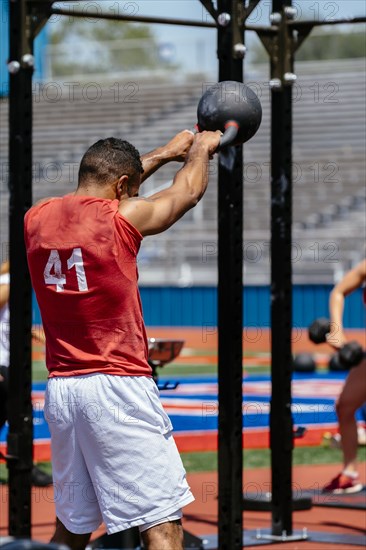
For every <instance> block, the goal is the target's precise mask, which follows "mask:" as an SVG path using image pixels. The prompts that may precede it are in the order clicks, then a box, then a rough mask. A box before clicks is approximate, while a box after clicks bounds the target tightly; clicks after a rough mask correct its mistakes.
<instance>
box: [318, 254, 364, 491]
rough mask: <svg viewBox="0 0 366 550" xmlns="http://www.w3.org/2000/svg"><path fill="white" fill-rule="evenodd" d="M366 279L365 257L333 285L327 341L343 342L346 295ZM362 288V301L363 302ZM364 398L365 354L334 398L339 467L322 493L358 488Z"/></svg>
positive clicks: (340, 344) (333, 344)
mask: <svg viewBox="0 0 366 550" xmlns="http://www.w3.org/2000/svg"><path fill="white" fill-rule="evenodd" d="M365 281H366V260H363V261H362V262H360V263H359V264H357V265H356V267H354V268H353V269H351V271H348V272H347V273H346V274H345V276H344V277H343V279H342V280H341V281H340V282H339V283H338V284H337V285H336V286H335V287H334V288H333V290H332V292H331V294H330V299H329V311H330V320H331V331H330V332H329V334H328V335H327V342H328V344H330V345H331V346H333V347H334V348H336V349H340V348H341V347H342V346H343V345H344V344H345V343H346V341H347V339H346V336H345V334H344V331H343V310H344V301H345V298H346V296H348V294H350V293H351V292H353V291H354V290H356V289H357V288H359V287H360V286H362V285H363V284H364V283H365ZM365 297H366V289H365V290H364V302H365V305H366V299H365ZM365 400H366V356H364V358H363V359H362V361H361V362H360V363H359V364H358V365H356V366H355V367H353V368H352V369H351V370H350V372H349V374H348V376H347V378H346V381H345V383H344V386H343V389H342V392H341V394H340V396H339V397H338V399H337V403H336V409H337V415H338V422H339V433H340V435H341V440H340V445H341V448H342V453H343V469H342V471H341V472H340V473H339V474H338V475H337V476H336V477H335V478H334V479H332V480H331V481H330V482H329V483H327V484H326V485H325V487H323V492H324V493H335V494H342V493H356V492H358V491H361V490H362V483H360V481H359V474H358V471H357V446H358V434H357V422H356V418H355V413H356V410H357V409H359V408H360V407H361V406H362V404H363V403H364V402H365Z"/></svg>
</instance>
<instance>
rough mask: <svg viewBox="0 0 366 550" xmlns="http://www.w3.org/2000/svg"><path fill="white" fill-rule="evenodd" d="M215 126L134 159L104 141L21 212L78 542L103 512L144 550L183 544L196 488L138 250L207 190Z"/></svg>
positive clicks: (64, 517) (63, 491) (64, 510)
mask: <svg viewBox="0 0 366 550" xmlns="http://www.w3.org/2000/svg"><path fill="white" fill-rule="evenodd" d="M220 135H221V133H220V132H202V133H200V134H197V135H196V136H193V134H192V132H189V131H183V132H181V133H179V134H178V135H177V136H175V138H173V139H172V140H171V141H170V142H169V143H168V144H167V145H166V146H164V147H162V148H159V149H157V150H155V151H153V152H152V153H150V154H148V155H146V156H143V157H142V158H141V159H140V155H139V153H138V151H137V150H136V149H135V148H134V147H133V146H132V145H131V144H129V143H128V142H125V141H121V140H118V139H114V138H109V139H105V140H100V141H98V142H97V143H95V144H94V145H93V146H92V147H90V149H88V151H87V152H86V153H85V155H84V157H83V159H82V161H81V165H80V170H79V184H78V188H77V190H76V192H75V193H74V194H71V195H66V196H64V197H60V198H52V199H45V200H44V201H41V202H40V203H38V204H37V205H35V206H33V207H32V208H31V209H30V210H29V211H28V212H27V214H26V216H25V241H26V247H27V254H28V263H29V268H30V273H31V277H32V283H33V286H34V290H35V293H36V296H37V300H38V304H39V307H40V310H41V314H42V319H43V327H44V330H45V334H46V364H47V368H48V370H49V380H48V383H47V390H46V402H45V415H46V418H47V421H48V424H49V427H50V431H51V445H52V457H53V459H52V460H53V478H54V482H55V488H57V498H55V504H56V514H57V518H58V522H57V527H56V532H55V534H54V536H53V538H52V541H54V542H59V543H65V544H68V545H69V546H70V547H71V548H72V549H73V550H79V549H83V548H85V546H86V544H87V542H88V540H89V537H90V533H91V532H92V531H94V530H95V529H97V527H98V526H99V525H100V523H101V522H102V521H104V523H105V524H106V527H107V531H108V533H114V532H118V531H122V530H124V529H127V528H130V527H133V526H138V527H139V528H140V531H141V533H142V537H143V540H144V544H145V546H146V547H147V548H148V549H149V550H181V549H182V548H183V531H182V526H181V521H180V518H181V516H182V511H181V509H182V507H183V506H185V505H186V504H188V503H190V502H192V500H193V496H192V494H191V492H190V489H189V487H188V484H187V481H186V479H185V470H184V468H183V465H182V462H181V459H180V456H179V453H178V451H177V448H176V446H175V443H174V440H173V437H172V435H171V432H172V425H171V422H170V420H169V417H168V416H167V415H166V413H165V412H164V410H163V408H162V406H161V403H160V400H159V398H158V391H157V388H156V384H155V383H154V381H153V379H152V377H151V368H150V366H149V365H148V361H147V359H148V346H147V338H146V331H145V326H144V322H143V318H142V309H141V301H140V295H139V291H138V286H137V278H138V274H137V265H136V255H137V253H138V250H139V247H140V243H141V240H142V239H143V237H145V236H146V235H155V234H157V233H160V232H162V231H165V230H166V229H168V228H169V227H170V226H171V225H173V224H174V223H175V222H176V221H177V220H178V219H179V218H181V217H182V216H183V215H184V214H185V212H187V211H188V210H189V209H191V208H193V207H194V206H195V205H196V204H197V203H198V201H199V200H200V199H201V198H202V196H203V194H204V192H205V190H206V187H207V184H208V161H209V158H210V157H211V156H212V154H213V153H214V152H215V150H216V149H217V146H218V143H219V139H220ZM171 160H178V161H183V160H184V161H185V162H184V166H183V167H182V169H181V170H179V172H178V173H177V174H176V176H175V178H174V181H173V184H172V185H171V186H170V187H169V188H168V189H165V190H163V191H160V192H158V193H156V194H155V195H153V196H151V197H150V198H149V199H145V198H142V197H141V198H139V197H138V195H139V190H140V184H141V182H142V181H143V180H144V179H146V178H147V177H148V176H149V175H150V174H151V173H153V172H154V171H155V170H156V169H157V168H159V167H160V166H161V165H162V164H164V163H165V162H169V161H171ZM70 491H71V492H70Z"/></svg>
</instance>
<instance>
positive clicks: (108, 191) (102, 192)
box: [75, 184, 116, 200]
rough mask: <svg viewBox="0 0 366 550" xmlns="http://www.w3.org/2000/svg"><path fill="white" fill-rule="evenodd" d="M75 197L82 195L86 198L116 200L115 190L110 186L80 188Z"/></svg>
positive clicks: (89, 185)
mask: <svg viewBox="0 0 366 550" xmlns="http://www.w3.org/2000/svg"><path fill="white" fill-rule="evenodd" d="M75 195H82V196H84V197H85V196H86V197H96V198H98V199H111V200H113V199H115V198H116V195H115V192H114V191H113V189H112V188H111V187H109V186H105V187H101V186H99V185H93V184H86V185H82V186H79V187H78V188H77V189H76V191H75Z"/></svg>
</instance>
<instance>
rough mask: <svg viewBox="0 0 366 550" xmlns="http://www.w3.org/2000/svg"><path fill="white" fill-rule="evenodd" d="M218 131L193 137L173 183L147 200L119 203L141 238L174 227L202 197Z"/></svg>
mask: <svg viewBox="0 0 366 550" xmlns="http://www.w3.org/2000/svg"><path fill="white" fill-rule="evenodd" d="M221 135H222V134H221V132H219V131H218V132H202V133H200V134H197V135H196V136H195V138H194V141H193V145H192V147H191V149H190V151H189V153H188V154H187V156H186V160H185V163H184V166H183V168H182V169H181V170H179V172H178V173H177V174H176V176H175V178H174V181H173V184H172V185H171V186H170V187H169V188H168V189H164V190H163V191H160V192H159V193H156V194H155V195H152V196H151V197H149V198H148V199H145V198H137V199H136V198H135V199H133V198H131V199H126V200H123V201H121V202H120V205H119V212H120V214H122V216H124V217H125V218H127V219H128V220H129V221H130V222H131V223H132V224H133V225H134V226H135V227H136V229H138V231H140V233H141V234H142V235H144V236H145V235H155V234H157V233H161V232H162V231H165V230H166V229H168V228H169V227H170V226H171V225H173V224H174V223H175V222H176V221H177V220H179V218H181V217H182V216H183V214H185V213H186V212H187V211H188V210H190V209H191V208H193V207H194V206H195V205H196V204H197V203H198V201H199V200H200V199H201V198H202V196H203V194H204V192H205V191H206V188H207V183H208V163H209V159H210V156H211V155H212V154H213V153H214V152H215V151H216V149H217V147H218V144H219V141H220V137H221Z"/></svg>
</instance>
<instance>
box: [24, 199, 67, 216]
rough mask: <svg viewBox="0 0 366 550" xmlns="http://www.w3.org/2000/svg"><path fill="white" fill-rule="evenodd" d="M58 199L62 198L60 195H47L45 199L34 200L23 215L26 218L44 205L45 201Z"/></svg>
mask: <svg viewBox="0 0 366 550" xmlns="http://www.w3.org/2000/svg"><path fill="white" fill-rule="evenodd" d="M60 199H62V197H47V198H45V199H40V200H39V201H37V202H35V203H34V204H33V205H32V206H31V207H30V209H29V210H27V212H26V214H25V217H26V218H27V217H28V216H29V215H30V214H32V213H34V212H36V211H37V210H38V209H39V208H40V207H41V206H45V205H46V204H47V203H50V202H54V201H57V200H60Z"/></svg>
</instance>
